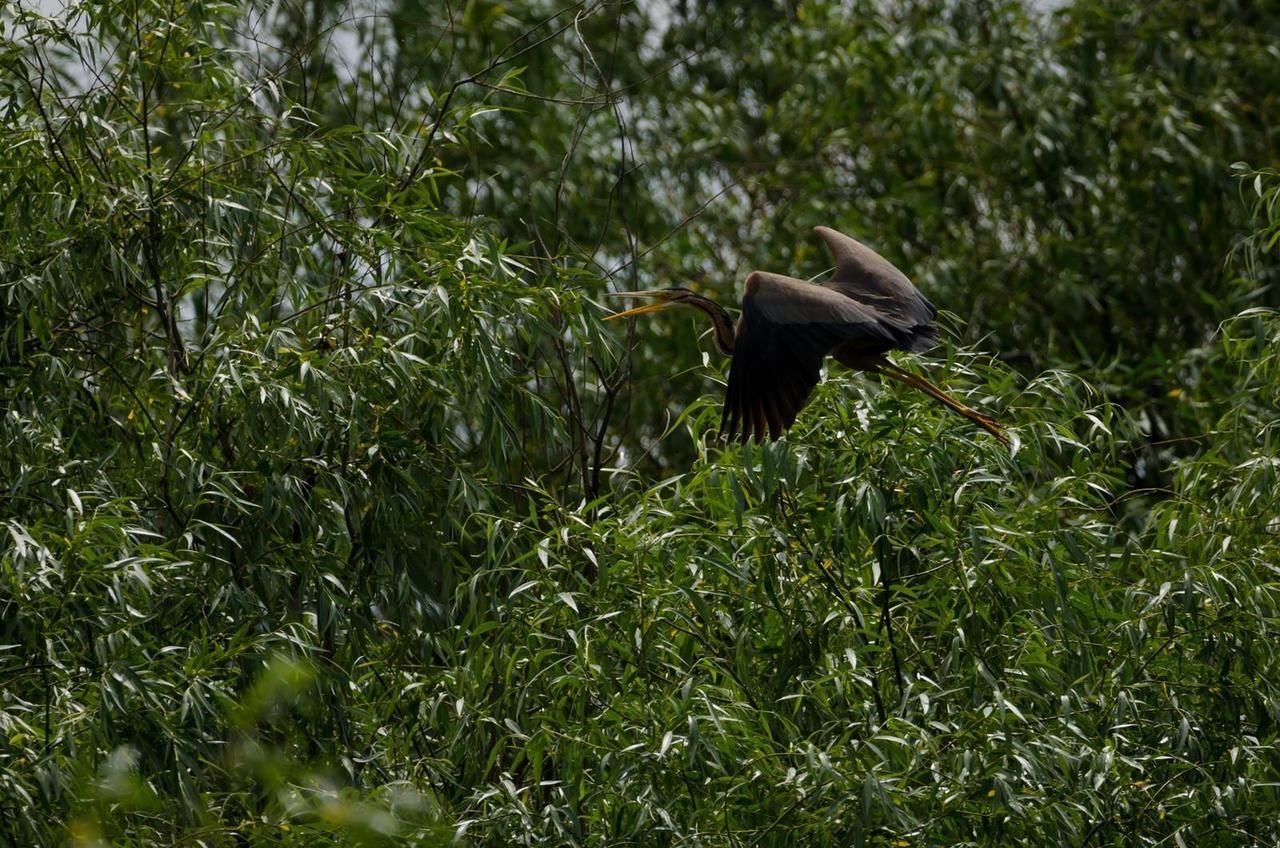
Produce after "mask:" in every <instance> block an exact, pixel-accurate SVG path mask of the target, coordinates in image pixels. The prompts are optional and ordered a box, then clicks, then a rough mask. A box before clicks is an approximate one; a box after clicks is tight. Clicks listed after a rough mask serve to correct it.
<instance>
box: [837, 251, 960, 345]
mask: <svg viewBox="0 0 1280 848" xmlns="http://www.w3.org/2000/svg"><path fill="white" fill-rule="evenodd" d="M814 232H816V233H817V234H818V235H819V236H821V237H822V240H823V241H824V242H826V243H827V249H828V250H830V251H831V257H832V258H833V259H834V260H835V262H836V269H835V271H834V272H833V273H832V275H831V279H829V280H827V281H826V282H824V283H823V284H822V285H823V287H825V288H827V289H830V290H832V291H835V292H839V293H840V294H842V295H844V296H845V297H849V298H852V299H853V300H856V301H858V302H859V303H861V304H863V305H864V306H866V307H868V308H869V309H871V310H872V311H873V312H874V313H875V316H876V318H877V319H878V320H880V321H881V322H882V323H884V324H885V325H887V326H888V328H889V329H890V330H892V332H893V334H894V335H895V336H896V337H897V339H896V344H894V345H893V346H894V347H897V348H900V349H901V350H909V351H913V352H916V353H919V352H921V351H926V350H928V349H929V348H931V347H933V346H934V345H935V344H937V343H938V331H937V329H936V328H934V326H933V319H934V318H936V317H937V315H938V310H937V309H935V308H934V306H933V304H932V303H930V302H929V300H928V298H926V297H925V296H924V295H922V294H921V293H920V290H919V289H917V288H916V287H915V286H914V285H913V284H912V282H911V281H910V280H909V279H907V276H906V274H903V273H902V272H901V271H899V270H898V269H897V268H896V267H894V265H893V263H892V262H890V261H889V260H888V259H885V258H884V257H883V256H881V255H880V254H878V253H876V252H875V251H874V250H872V249H871V248H869V247H867V246H866V245H865V244H863V243H862V242H860V241H857V240H856V239H852V238H850V237H849V236H846V235H845V234H843V233H838V232H836V231H835V230H833V229H831V228H830V227H815V228H814Z"/></svg>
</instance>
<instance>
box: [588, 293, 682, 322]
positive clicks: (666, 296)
mask: <svg viewBox="0 0 1280 848" xmlns="http://www.w3.org/2000/svg"><path fill="white" fill-rule="evenodd" d="M605 297H652V298H655V299H656V300H657V301H658V302H657V303H646V304H645V305H644V306H637V307H635V308H633V309H628V310H625V311H623V312H618V313H615V314H613V315H607V316H605V319H604V320H606V321H612V320H614V319H615V318H629V317H631V316H632V315H643V314H645V313H646V312H658V311H661V310H663V309H666V308H667V307H669V306H674V305H675V304H673V303H672V302H671V298H672V297H673V293H672V292H669V291H663V290H661V289H659V290H658V291H633V292H607V293H606V294H605Z"/></svg>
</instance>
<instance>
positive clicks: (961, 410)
mask: <svg viewBox="0 0 1280 848" xmlns="http://www.w3.org/2000/svg"><path fill="white" fill-rule="evenodd" d="M873 370H874V371H875V372H876V373H877V374H884V375H885V376H886V377H892V378H893V379H895V380H897V381H899V382H901V383H906V384H907V385H908V386H911V387H912V388H914V389H919V390H920V391H922V392H924V393H925V394H927V395H928V396H929V397H931V398H933V399H934V400H936V401H937V402H938V403H940V404H942V405H943V406H945V407H947V408H948V409H950V410H951V411H952V412H955V413H956V414H957V415H963V416H964V417H965V418H968V419H969V420H970V421H972V422H973V423H974V424H977V425H978V426H979V427H981V428H982V429H984V430H986V431H987V432H988V433H990V434H991V435H993V436H995V437H996V441H998V442H999V443H1000V444H1002V445H1004V446H1005V447H1008V446H1009V436H1008V435H1007V434H1006V433H1005V432H1004V428H1002V427H1001V426H1000V425H999V424H997V423H996V422H995V421H994V420H992V419H990V418H988V417H987V416H985V415H983V414H982V413H981V412H978V411H977V410H976V409H970V408H969V407H967V406H965V405H964V404H963V403H961V402H960V401H958V400H956V399H955V398H953V397H952V396H951V395H949V394H947V393H946V392H944V391H943V390H942V389H940V388H938V387H937V386H935V385H934V384H933V383H930V382H929V381H928V380H926V379H925V378H924V377H921V376H919V375H918V374H912V373H911V372H910V371H905V370H903V369H901V368H899V367H898V366H896V365H894V364H893V363H892V362H889V361H887V360H882V361H880V362H878V363H876V367H875V368H874V369H873Z"/></svg>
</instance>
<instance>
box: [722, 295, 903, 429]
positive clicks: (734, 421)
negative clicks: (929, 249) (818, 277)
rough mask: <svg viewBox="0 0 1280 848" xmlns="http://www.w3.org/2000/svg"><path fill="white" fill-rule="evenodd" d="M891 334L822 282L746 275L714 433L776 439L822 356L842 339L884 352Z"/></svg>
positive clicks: (876, 319) (787, 424) (809, 384)
mask: <svg viewBox="0 0 1280 848" xmlns="http://www.w3.org/2000/svg"><path fill="white" fill-rule="evenodd" d="M896 341H897V339H896V338H895V334H894V333H893V332H892V330H891V329H890V328H888V327H886V326H885V325H884V323H883V322H882V321H881V320H880V319H879V317H878V316H877V315H876V314H875V312H874V310H872V309H871V308H869V307H867V306H866V305H864V304H862V303H860V302H859V301H857V300H854V299H851V298H850V297H848V296H846V295H845V294H843V293H841V292H838V291H835V290H832V289H830V288H827V287H825V286H819V285H814V284H812V283H806V282H804V281H803V280H797V279H794V278H792V277H784V276H782V275H780V274H769V273H766V272H764V271H753V272H752V273H751V274H750V275H748V276H747V284H746V296H745V297H744V298H743V300H742V321H741V323H740V324H739V325H738V333H737V340H736V342H735V343H734V350H733V364H732V366H731V367H730V369H729V386H728V389H727V391H726V392H725V402H724V413H723V415H722V417H721V420H720V431H721V433H723V434H724V435H725V437H726V438H729V439H734V438H738V439H740V440H742V441H744V442H745V441H747V440H748V439H750V438H752V437H753V436H754V437H755V439H756V441H763V440H764V439H765V438H774V439H776V438H778V437H779V436H781V435H782V431H783V430H785V429H786V428H788V427H790V426H791V424H792V423H793V422H794V421H795V420H796V415H797V413H799V412H800V409H801V408H802V407H803V406H804V405H805V403H806V401H808V400H809V395H810V393H811V392H812V391H813V387H814V386H815V385H817V383H818V376H819V373H820V372H821V370H822V360H823V359H824V358H826V356H827V354H829V353H830V352H831V351H832V349H833V348H835V347H837V346H838V345H842V344H846V343H850V342H852V343H854V344H855V345H856V346H859V347H861V346H864V345H865V346H866V347H868V348H871V349H875V350H880V351H883V350H888V349H889V348H891V347H894V346H895V342H896Z"/></svg>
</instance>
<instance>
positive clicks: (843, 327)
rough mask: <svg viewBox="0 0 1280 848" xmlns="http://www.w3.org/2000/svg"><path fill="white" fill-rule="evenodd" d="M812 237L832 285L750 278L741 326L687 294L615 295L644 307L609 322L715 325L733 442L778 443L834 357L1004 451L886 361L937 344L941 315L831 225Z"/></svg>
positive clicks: (929, 387)
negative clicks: (824, 255)
mask: <svg viewBox="0 0 1280 848" xmlns="http://www.w3.org/2000/svg"><path fill="white" fill-rule="evenodd" d="M814 231H815V232H816V233H817V234H818V235H819V236H820V237H821V238H822V240H823V241H824V242H826V245H827V249H828V250H829V251H830V252H831V256H832V258H833V259H834V260H835V270H834V271H833V272H832V274H831V278H830V279H828V280H826V281H824V282H822V283H809V282H805V281H804V280H799V279H796V278H794V277H788V276H785V275H783V274H773V273H769V272H768V271H752V272H751V273H750V274H748V275H747V279H746V285H745V295H744V296H743V298H742V315H741V317H740V318H739V319H738V324H737V327H736V328H735V326H734V323H733V319H732V318H731V317H730V316H729V313H728V311H727V310H725V308H724V307H722V306H721V305H720V304H718V303H716V302H715V301H714V300H712V299H711V298H709V297H706V296H704V295H701V294H697V293H695V292H693V291H690V290H689V289H687V288H684V287H682V286H674V287H672V288H667V289H657V290H653V291H630V292H613V293H610V296H611V297H628V298H647V299H651V300H653V301H654V302H653V303H646V304H644V305H642V306H637V307H634V308H632V309H627V310H625V311H623V312H618V313H616V314H614V315H609V316H607V317H606V318H605V320H606V321H612V320H616V319H618V318H628V317H631V316H633V315H643V314H646V313H650V312H658V311H660V310H664V309H670V308H672V307H677V306H684V307H692V308H694V309H697V310H699V311H701V312H703V313H704V314H705V315H706V316H707V317H708V318H710V319H711V323H712V326H713V328H714V330H715V340H716V345H717V347H719V348H720V350H721V351H722V352H723V353H725V354H728V355H729V356H730V357H731V361H730V366H729V385H728V387H727V388H726V390H725V398H724V411H723V414H722V416H721V419H720V432H721V433H722V434H723V435H724V436H725V438H727V439H729V440H730V441H735V440H736V441H741V442H747V441H749V440H751V439H752V438H753V437H754V439H755V441H756V442H762V441H764V440H766V439H771V440H772V439H778V438H780V437H781V436H782V434H783V432H785V431H786V430H787V429H788V428H789V427H790V426H791V425H792V424H793V423H795V420H796V415H797V414H798V413H799V412H800V410H801V409H802V408H803V407H804V405H805V403H807V402H808V400H809V396H810V395H811V394H812V393H813V387H814V386H816V385H817V384H818V378H819V375H820V373H821V371H822V363H823V362H824V361H825V360H826V358H827V357H828V356H831V357H833V358H834V359H835V360H836V361H837V362H839V363H841V364H842V365H845V366H847V367H849V368H852V369H854V370H856V371H862V372H865V373H870V374H877V375H882V376H885V377H888V378H890V379H893V380H897V381H899V382H901V383H905V384H906V385H908V386H911V387H912V388H914V389H918V390H920V391H922V392H924V393H925V394H927V395H928V396H929V397H931V398H933V399H934V400H936V401H938V402H939V403H941V404H942V405H943V406H945V407H947V408H948V409H950V410H952V411H953V412H955V413H957V414H959V415H962V416H964V417H965V418H967V419H969V420H970V421H972V422H973V423H974V424H976V425H978V426H979V427H981V428H982V429H983V430H986V431H987V432H988V433H990V434H991V435H992V436H994V437H995V438H996V440H997V441H999V442H1000V443H1001V444H1003V445H1008V444H1009V437H1008V435H1006V434H1005V432H1004V430H1003V429H1002V428H1001V426H1000V425H999V424H997V423H996V422H995V421H994V420H993V419H991V418H988V417H987V416H985V415H983V414H982V413H980V412H978V411H976V410H973V409H970V408H969V407H967V406H965V405H964V404H963V403H961V402H960V401H958V400H956V399H955V398H953V397H952V396H951V395H949V394H947V393H946V392H944V391H943V390H942V389H940V388H938V387H937V386H935V385H934V384H933V383H931V382H929V381H928V380H926V379H925V378H924V377H921V376H919V375H917V374H913V373H911V372H910V371H907V370H905V369H903V368H900V367H898V366H897V365H895V364H894V363H893V362H891V361H889V358H888V356H887V354H888V353H889V351H891V350H902V351H909V352H912V353H920V352H923V351H926V350H929V349H930V348H932V347H933V346H934V345H936V344H937V342H938V331H937V328H936V327H935V326H934V324H933V320H934V318H936V317H937V315H938V310H937V309H936V308H934V306H933V304H932V303H930V302H929V300H928V299H927V298H926V297H925V296H924V295H923V294H921V293H920V291H919V290H918V289H917V288H916V287H915V285H913V284H912V282H911V280H909V279H908V278H907V276H906V275H905V274H903V273H902V272H901V271H900V270H898V269H897V268H896V267H895V266H894V265H893V263H891V262H889V260H887V259H885V258H884V257H883V256H881V255H880V254H878V253H876V252H875V251H874V250H872V249H871V248H869V247H867V246H866V245H865V244H862V243H861V242H859V241H857V240H856V239H853V238H850V237H849V236H847V235H844V234H843V233H840V232H837V231H835V230H833V229H831V228H830V227H816V228H814Z"/></svg>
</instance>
